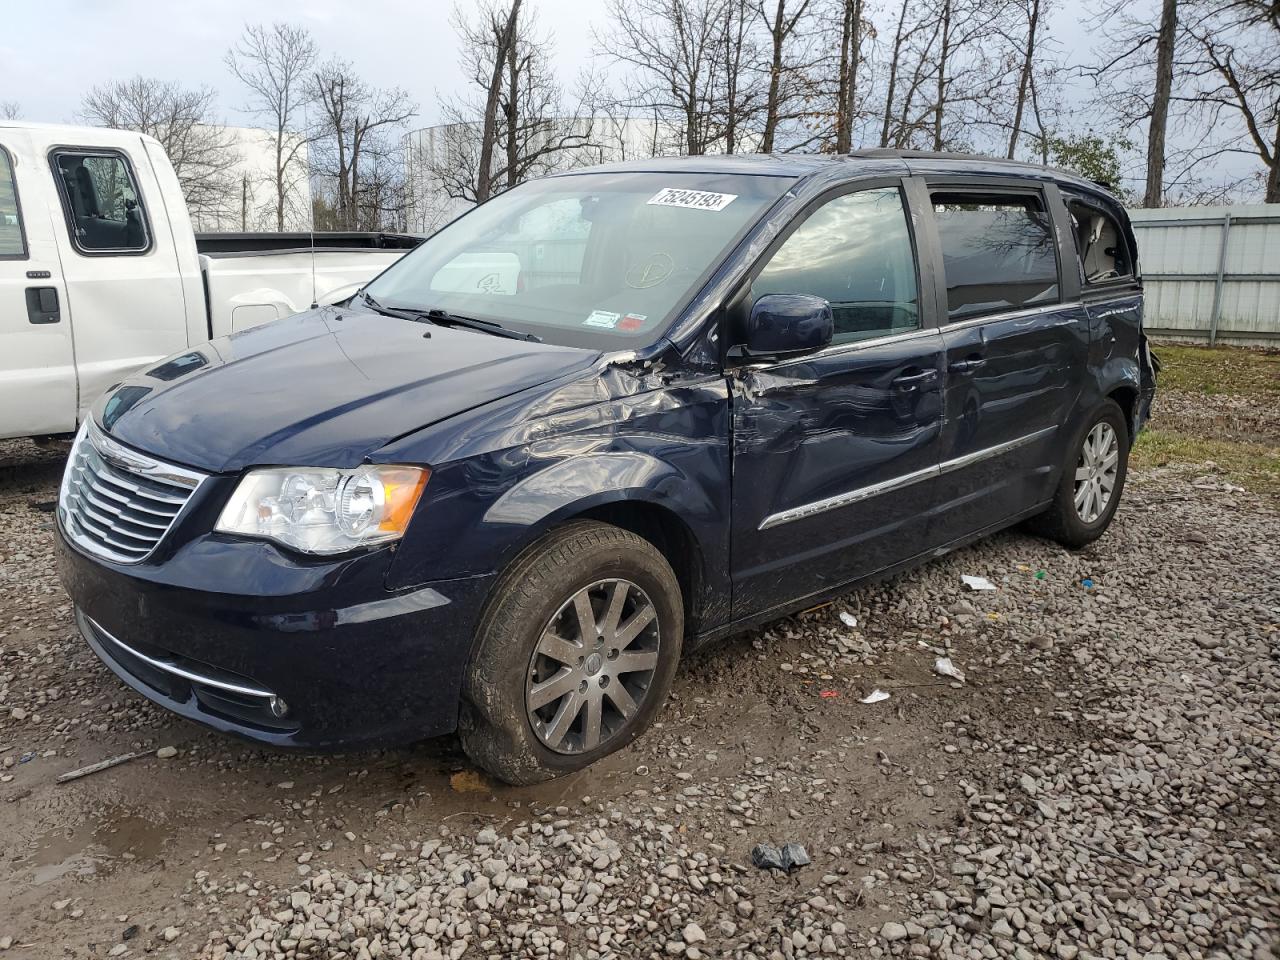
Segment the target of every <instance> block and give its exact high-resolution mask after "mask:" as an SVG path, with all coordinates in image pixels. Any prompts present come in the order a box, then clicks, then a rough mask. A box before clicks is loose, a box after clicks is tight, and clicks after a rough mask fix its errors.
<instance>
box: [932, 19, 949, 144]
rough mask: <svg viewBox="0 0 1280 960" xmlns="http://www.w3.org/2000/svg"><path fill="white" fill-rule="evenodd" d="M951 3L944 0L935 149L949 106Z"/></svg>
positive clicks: (934, 128) (935, 113)
mask: <svg viewBox="0 0 1280 960" xmlns="http://www.w3.org/2000/svg"><path fill="white" fill-rule="evenodd" d="M951 3H952V0H943V2H942V46H941V47H940V48H939V49H938V89H937V102H936V103H934V105H933V149H934V150H941V149H942V142H943V141H942V115H943V112H944V111H945V110H946V106H947V60H948V59H949V58H950V56H951Z"/></svg>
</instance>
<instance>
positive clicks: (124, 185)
mask: <svg viewBox="0 0 1280 960" xmlns="http://www.w3.org/2000/svg"><path fill="white" fill-rule="evenodd" d="M53 171H54V174H55V176H56V177H57V178H58V181H59V183H58V186H59V193H60V194H61V195H62V208H63V213H64V214H65V215H66V218H67V228H68V229H69V230H70V232H71V239H72V241H73V242H74V243H75V245H76V247H77V248H78V249H79V250H80V251H81V252H82V253H107V252H110V253H142V252H144V251H145V250H147V249H148V248H149V247H150V246H151V239H150V236H149V235H148V231H147V219H146V212H145V211H144V210H143V208H142V197H141V194H140V192H139V190H138V182H137V180H136V179H135V178H134V176H133V170H132V169H130V167H129V163H128V161H127V160H125V158H124V157H123V156H122V155H121V154H118V153H106V152H102V153H99V152H94V153H80V152H76V151H60V152H58V153H55V154H54V155H53Z"/></svg>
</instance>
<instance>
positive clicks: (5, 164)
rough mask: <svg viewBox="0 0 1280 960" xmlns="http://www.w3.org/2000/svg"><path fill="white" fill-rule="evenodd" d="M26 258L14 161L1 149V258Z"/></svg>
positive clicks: (25, 244)
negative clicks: (14, 174)
mask: <svg viewBox="0 0 1280 960" xmlns="http://www.w3.org/2000/svg"><path fill="white" fill-rule="evenodd" d="M26 256H27V242H26V239H25V238H24V237H23V235H22V211H21V210H19V209H18V188H17V187H16V186H14V183H13V161H12V160H11V159H10V158H9V153H8V151H7V150H5V148H4V147H0V258H4V259H13V260H23V259H26Z"/></svg>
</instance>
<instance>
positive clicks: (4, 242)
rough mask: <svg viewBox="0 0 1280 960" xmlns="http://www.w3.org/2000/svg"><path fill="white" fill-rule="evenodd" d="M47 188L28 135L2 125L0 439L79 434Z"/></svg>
mask: <svg viewBox="0 0 1280 960" xmlns="http://www.w3.org/2000/svg"><path fill="white" fill-rule="evenodd" d="M46 188H47V180H46V179H45V178H44V171H43V169H42V166H41V165H40V164H39V162H38V160H37V158H36V156H35V153H34V151H33V150H32V145H31V141H30V138H29V137H28V136H27V134H25V133H23V132H21V131H18V130H14V129H10V128H5V127H0V437H25V436H39V435H42V434H53V433H68V432H70V431H74V430H75V428H76V367H75V353H74V349H73V346H72V337H71V317H70V314H69V311H68V309H67V291H66V287H65V286H64V285H63V280H62V265H61V263H59V260H58V249H57V243H56V241H55V239H54V234H53V226H52V223H51V221H50V217H49V208H48V205H49V203H50V202H51V200H52V198H51V196H50V195H49V193H48V191H47V189H46Z"/></svg>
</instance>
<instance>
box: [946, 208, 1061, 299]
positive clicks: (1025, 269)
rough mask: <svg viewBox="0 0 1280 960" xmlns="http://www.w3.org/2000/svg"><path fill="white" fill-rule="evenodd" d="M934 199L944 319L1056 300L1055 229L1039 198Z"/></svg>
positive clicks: (1056, 261)
mask: <svg viewBox="0 0 1280 960" xmlns="http://www.w3.org/2000/svg"><path fill="white" fill-rule="evenodd" d="M932 199H933V213H934V218H935V219H936V220H937V224H938V235H939V239H940V240H941V242H942V260H943V270H944V272H945V274H946V279H947V318H948V320H950V321H952V322H954V321H957V320H967V319H969V318H971V317H979V316H983V315H984V314H989V313H1000V312H1002V311H1007V310H1017V309H1020V308H1022V307H1034V306H1038V305H1040V304H1046V303H1056V302H1057V301H1058V258H1057V254H1056V252H1055V250H1054V242H1053V228H1052V226H1051V224H1050V223H1049V215H1048V214H1047V213H1046V212H1045V208H1044V204H1043V203H1042V202H1041V200H1040V197H1039V196H1036V195H1031V194H1026V195H1023V194H1018V195H1013V194H979V193H968V192H957V193H947V192H937V193H934V194H933V195H932Z"/></svg>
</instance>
